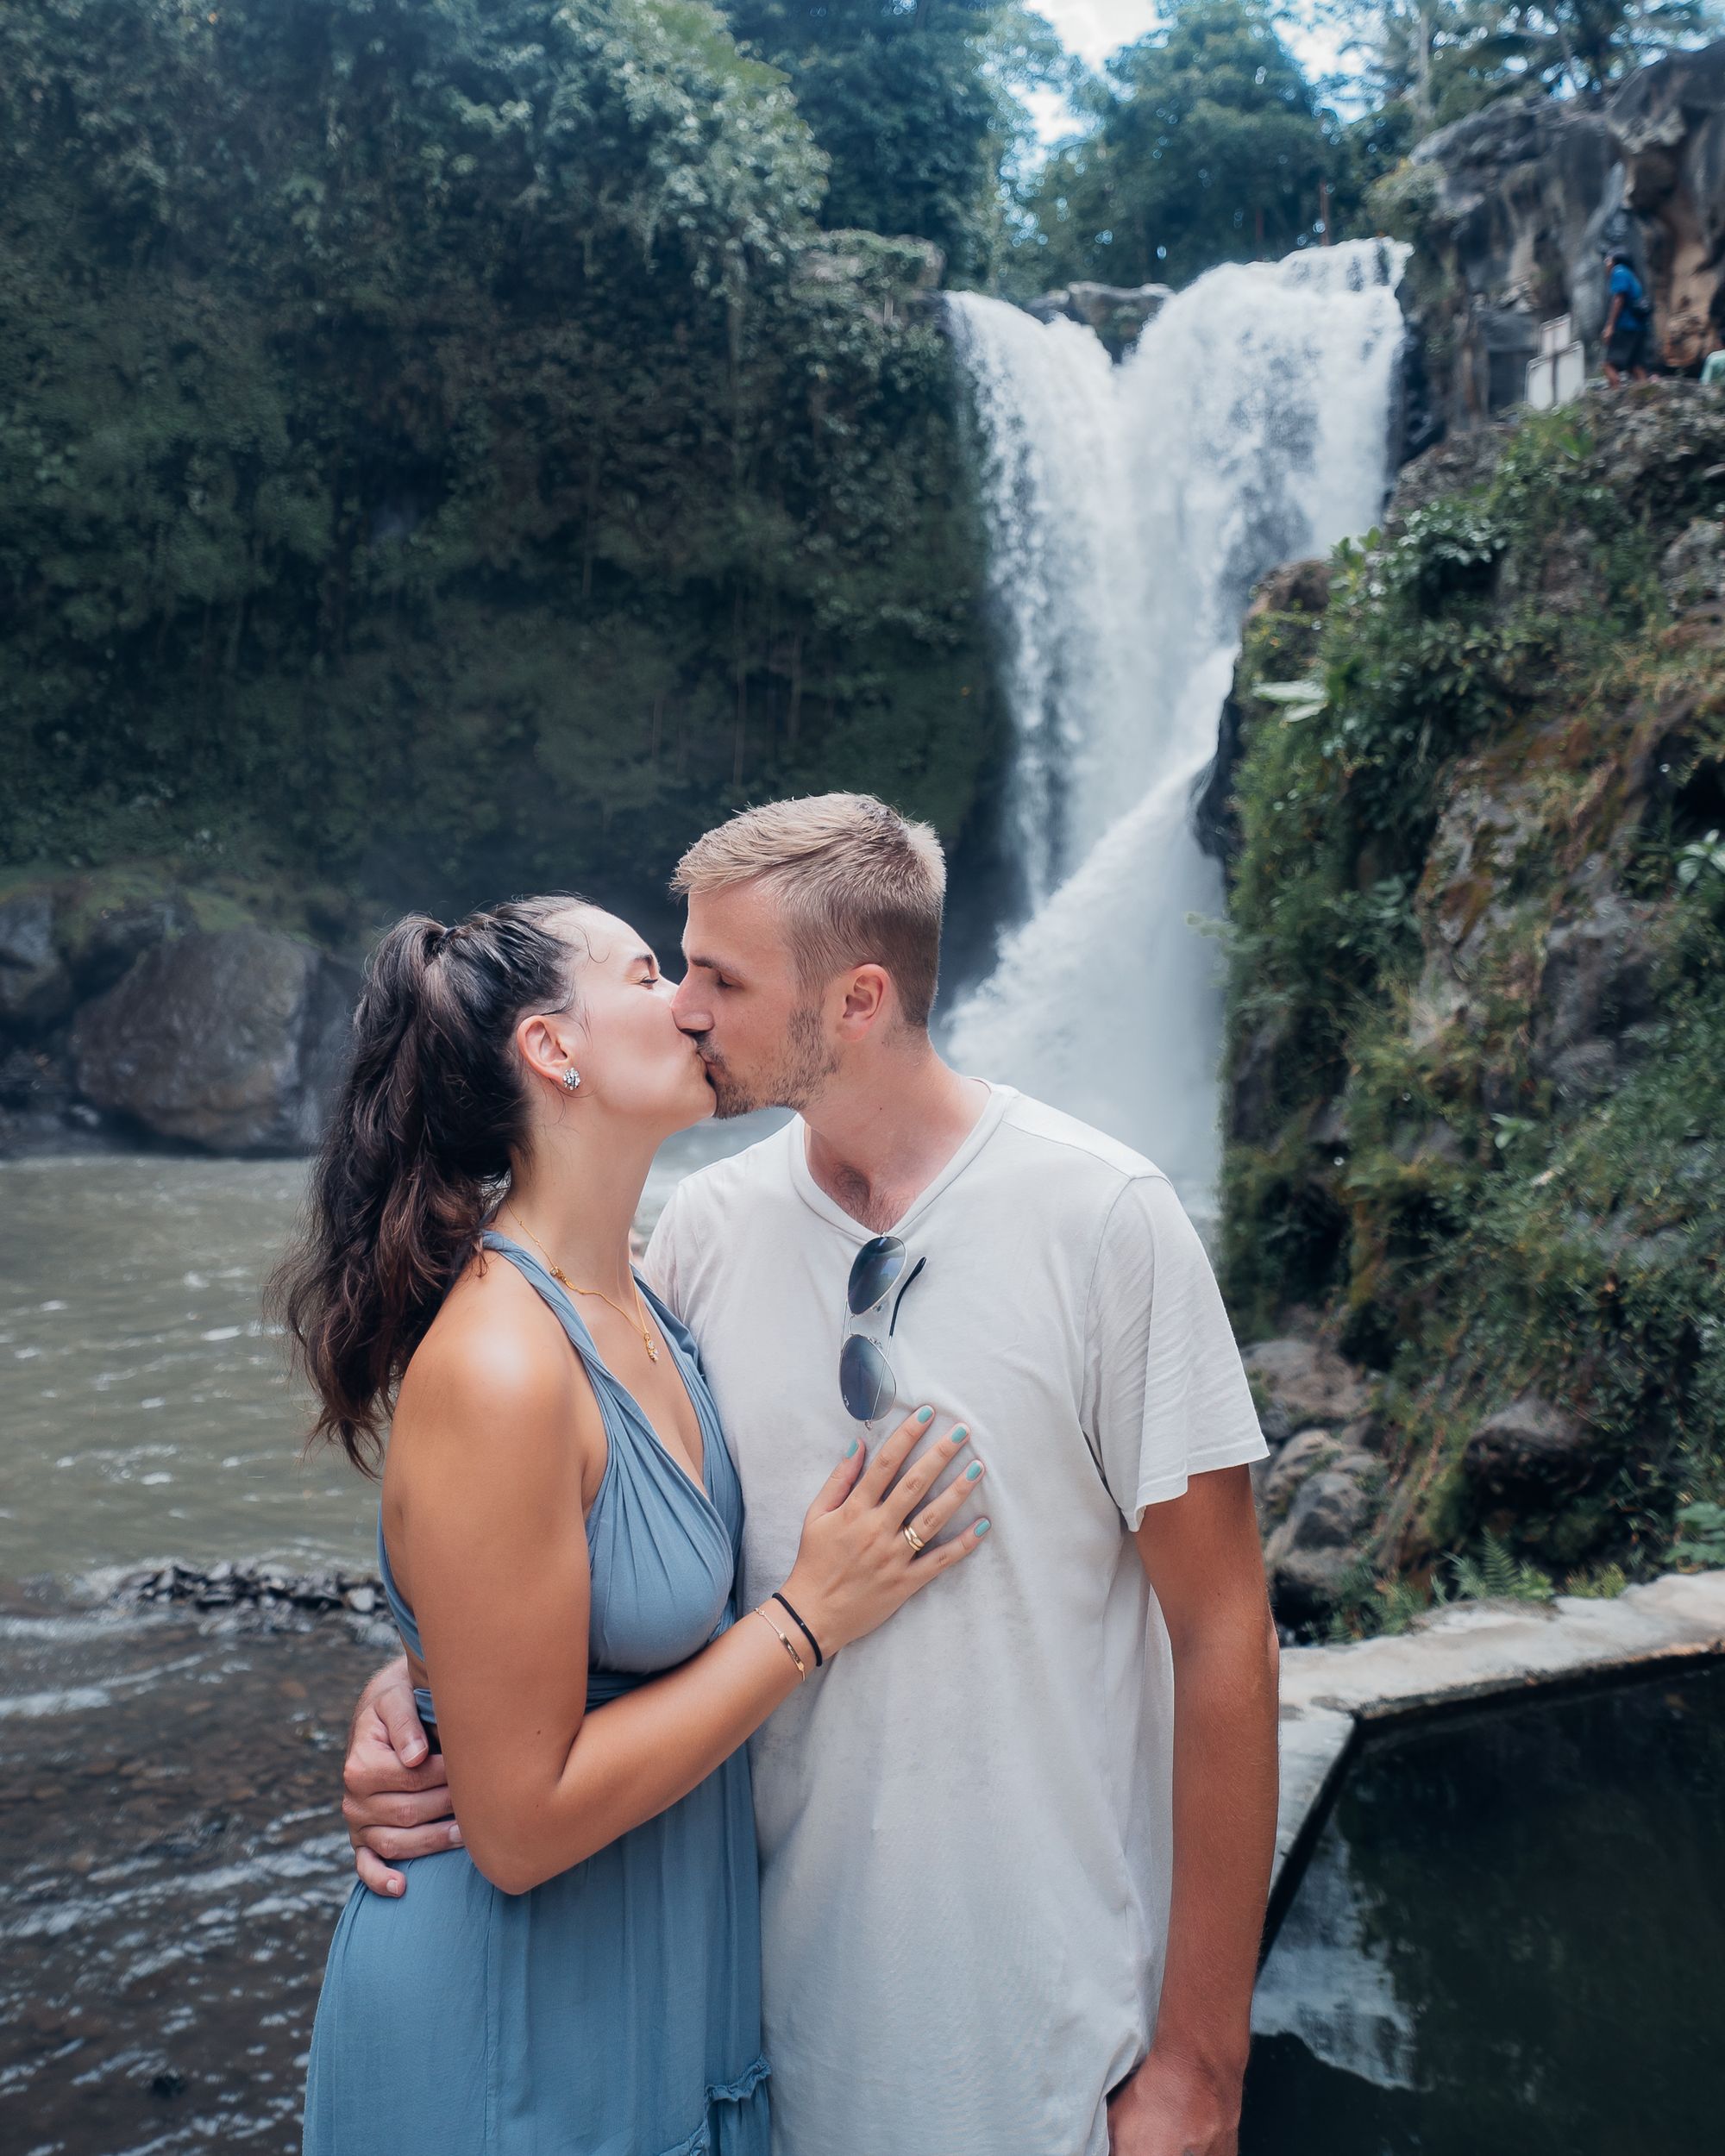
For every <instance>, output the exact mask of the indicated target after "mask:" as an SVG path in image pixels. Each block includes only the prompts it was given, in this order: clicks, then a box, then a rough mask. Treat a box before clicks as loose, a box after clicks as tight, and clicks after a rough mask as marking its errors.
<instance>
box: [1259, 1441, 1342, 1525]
mask: <svg viewBox="0 0 1725 2156" xmlns="http://www.w3.org/2000/svg"><path fill="white" fill-rule="evenodd" d="M1343 1450H1344V1447H1343V1443H1342V1439H1341V1438H1339V1436H1338V1435H1337V1433H1336V1432H1334V1431H1333V1430H1299V1431H1296V1432H1295V1434H1294V1435H1293V1436H1292V1437H1291V1438H1289V1440H1288V1442H1287V1444H1286V1445H1283V1446H1282V1448H1281V1449H1280V1451H1277V1452H1276V1453H1274V1454H1273V1455H1272V1456H1271V1457H1270V1458H1269V1459H1267V1460H1264V1461H1263V1462H1261V1463H1260V1465H1261V1466H1262V1468H1263V1470H1264V1472H1263V1476H1262V1479H1261V1481H1260V1482H1258V1485H1257V1490H1258V1521H1259V1524H1260V1526H1266V1527H1270V1526H1278V1525H1279V1524H1280V1523H1281V1522H1282V1521H1283V1520H1285V1519H1286V1518H1287V1517H1288V1508H1289V1506H1290V1505H1291V1504H1292V1503H1293V1502H1294V1499H1295V1494H1296V1492H1297V1491H1298V1490H1299V1488H1300V1486H1301V1484H1302V1482H1305V1481H1306V1480H1307V1478H1308V1476H1313V1475H1315V1474H1316V1473H1317V1472H1318V1470H1319V1469H1320V1468H1323V1467H1327V1466H1328V1465H1329V1464H1330V1463H1331V1462H1332V1461H1333V1460H1335V1459H1337V1458H1339V1457H1340V1455H1341V1453H1342V1451H1343Z"/></svg>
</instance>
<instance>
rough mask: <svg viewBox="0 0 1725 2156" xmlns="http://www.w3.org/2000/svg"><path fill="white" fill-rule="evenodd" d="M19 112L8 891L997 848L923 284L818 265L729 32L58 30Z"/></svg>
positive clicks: (46, 21)
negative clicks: (124, 871)
mask: <svg viewBox="0 0 1725 2156" xmlns="http://www.w3.org/2000/svg"><path fill="white" fill-rule="evenodd" d="M0 118H3V122H4V137H3V141H0V615H3V617H4V619H5V622H6V624H7V625H6V629H5V630H4V632H3V633H4V634H5V636H6V640H7V666H6V669H5V675H4V683H3V686H0V754H3V755H4V757H5V760H6V762H7V768H8V776H9V785H8V788H7V790H6V793H5V796H4V800H3V805H0V858H3V859H7V860H11V861H14V862H21V861H40V862H69V863H72V865H76V864H78V862H98V861H113V860H118V859H124V858H134V857H148V856H161V857H168V856H173V857H176V858H185V857H187V856H193V855H198V854H199V853H200V851H201V853H202V854H203V855H204V856H206V857H209V859H214V858H216V857H217V856H219V862H222V863H225V864H226V866H227V867H229V868H233V867H235V865H240V866H243V867H244V868H245V869H246V870H247V872H248V873H252V872H254V871H257V870H258V869H259V868H260V867H263V868H267V866H268V865H269V864H271V863H276V864H287V865H292V868H293V869H294V871H295V873H297V874H299V875H300V876H302V877H304V878H314V877H327V878H334V879H336V880H339V881H346V882H348V883H360V884H364V885H366V886H367V887H371V888H373V889H377V890H380V891H383V892H386V893H392V894H394V895H397V896H408V895H411V897H412V898H414V899H418V900H422V901H430V902H436V903H449V904H456V903H460V902H461V901H462V900H463V899H472V898H476V897H480V896H486V895H490V894H492V893H493V892H494V891H495V890H496V889H497V888H499V887H520V886H522V885H523V884H525V883H529V882H550V883H555V884H568V883H571V882H574V883H577V884H585V885H587V886H589V887H596V888H598V889H599V890H600V891H602V892H603V891H606V890H610V891H612V892H616V893H620V894H621V895H624V896H626V897H629V898H630V899H634V898H636V897H637V895H638V894H642V893H650V892H652V891H654V890H655V889H656V888H657V887H658V885H659V881H660V878H661V877H662V874H663V870H664V866H665V863H666V862H667V861H668V858H669V857H671V856H672V855H673V854H674V850H675V849H676V848H677V847H678V846H679V845H680V843H682V842H683V841H684V840H686V838H687V837H688V836H690V835H692V833H693V830H695V829H697V828H699V824H701V823H702V822H703V821H705V820H707V819H709V818H711V817H712V814H713V813H714V812H716V811H718V810H722V809H723V808H724V807H725V806H726V805H731V804H733V803H736V802H738V801H741V800H742V799H746V798H759V797H760V796H761V795H762V794H763V793H771V792H775V791H786V790H793V789H808V788H811V787H819V786H825V785H829V784H844V783H852V782H855V781H856V780H863V779H866V780H868V781H869V782H870V783H872V784H874V785H875V786H877V787H880V788H881V789H882V790H884V791H888V792H891V793H894V794H895V795H896V796H897V797H898V798H899V799H902V800H903V801H904V802H905V803H906V805H907V806H908V805H915V806H916V807H917V808H919V810H920V811H921V812H924V813H925V814H928V815H931V816H932V817H933V818H934V819H935V820H936V821H937V822H938V824H940V825H941V826H942V828H943V829H944V830H946V831H947V832H948V833H949V834H957V832H958V831H959V830H962V828H963V824H964V822H965V818H966V817H967V815H968V814H969V812H970V809H971V806H972V804H973V802H974V801H975V798H976V793H977V788H978V786H979V784H980V783H981V780H982V774H983V773H984V772H985V771H986V770H987V768H988V763H989V761H990V758H991V756H992V755H993V751H994V731H993V729H994V718H993V716H992V713H991V710H990V706H989V703H988V693H987V691H988V680H987V675H986V672H985V669H984V665H983V660H982V653H981V650H980V648H979V645H978V642H977V631H976V630H975V626H974V610H973V607H972V604H971V599H972V592H973V589H974V583H975V577H976V574H977V556H978V541H977V535H976V532H975V528H974V525H973V523H972V519H971V513H970V511H969V506H968V504H967V500H966V494H965V490H964V488H963V485H962V483H961V481H960V478H959V467H958V461H957V458H958V452H957V442H956V437H955V433H954V425H953V420H952V417H951V407H952V384H951V380H950V361H949V358H948V354H947V353H946V350H945V348H944V343H943V341H942V339H941V338H940V336H939V334H938V329H936V327H935V326H934V324H933V323H932V322H931V320H929V319H928V318H927V315H926V311H925V305H924V303H923V302H922V301H921V300H920V299H919V291H920V290H921V288H922V287H923V286H924V285H925V284H926V283H927V281H928V279H929V275H930V264H929V260H928V257H927V251H926V249H925V248H922V247H920V246H919V245H918V244H916V243H915V242H913V241H880V240H876V239H874V238H872V237H871V236H870V235H866V234H859V235H846V237H845V239H844V241H843V243H842V244H840V243H838V242H832V241H825V240H824V239H823V237H822V236H821V235H820V234H819V232H818V230H817V229H816V228H815V225H814V221H813V220H814V214H815V210H816V207H817V204H818V202H819V196H820V191H821V184H822V160H821V159H820V157H819V154H818V152H817V151H816V149H815V147H814V146H813V145H812V142H811V141H810V138H809V135H808V131H807V128H806V126H805V125H804V123H803V122H802V121H801V120H800V118H799V116H798V115H797V112H796V110H795V108H794V104H793V99H792V97H791V94H790V92H789V91H788V89H787V86H786V84H785V82H784V79H783V78H782V77H781V75H780V74H778V73H777V72H775V71H774V70H773V69H771V68H768V67H767V66H763V65H762V64H761V63H760V62H759V61H757V60H753V59H751V58H749V57H747V56H745V55H743V54H742V53H739V52H738V50H737V47H736V46H735V45H734V44H733V42H732V41H731V37H730V35H729V34H728V32H727V30H726V28H725V27H724V23H723V22H722V21H721V19H720V18H719V16H718V15H717V14H715V12H714V11H713V10H712V9H711V8H710V7H708V6H706V5H705V4H703V3H702V0H238V3H237V4H233V5H229V6H226V7H223V8H221V9H210V10H204V9H196V10H194V9H186V8H184V7H182V6H181V5H179V0H43V4H42V5H41V6H39V7H35V8H32V9H14V10H11V11H9V12H7V13H5V14H4V15H0ZM200 834H201V835H202V836H200ZM209 859H206V862H205V864H204V865H209Z"/></svg>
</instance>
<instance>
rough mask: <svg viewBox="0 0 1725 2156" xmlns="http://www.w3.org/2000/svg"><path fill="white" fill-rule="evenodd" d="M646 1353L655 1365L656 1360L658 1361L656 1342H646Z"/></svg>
mask: <svg viewBox="0 0 1725 2156" xmlns="http://www.w3.org/2000/svg"><path fill="white" fill-rule="evenodd" d="M647 1352H648V1354H649V1355H650V1356H651V1357H652V1358H653V1360H654V1361H655V1363H656V1362H657V1361H658V1359H659V1349H658V1345H657V1344H656V1342H655V1341H652V1340H649V1341H648V1343H647Z"/></svg>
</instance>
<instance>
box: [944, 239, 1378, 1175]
mask: <svg viewBox="0 0 1725 2156" xmlns="http://www.w3.org/2000/svg"><path fill="white" fill-rule="evenodd" d="M1405 253H1406V250H1405V249H1404V248H1399V247H1392V246H1389V245H1387V244H1385V243H1383V242H1380V241H1356V242H1353V243H1352V244H1350V245H1347V246H1343V247H1336V248H1317V249H1314V250H1312V251H1310V252H1308V253H1302V254H1295V255H1291V256H1289V259H1288V260H1286V261H1283V262H1279V263H1252V264H1239V265H1230V266H1227V267H1226V268H1222V269H1216V270H1212V271H1211V272H1210V273H1208V275H1207V276H1205V277H1201V278H1200V279H1199V280H1198V282H1197V283H1196V284H1195V285H1191V286H1189V288H1188V289H1187V290H1186V291H1183V292H1180V293H1177V294H1176V296H1175V298H1172V299H1170V300H1169V301H1168V302H1167V304H1165V305H1164V308H1163V310H1162V311H1161V313H1160V314H1159V315H1158V316H1157V318H1156V319H1155V321H1154V322H1152V323H1150V325H1149V326H1148V327H1147V328H1146V329H1145V331H1144V334H1143V335H1142V336H1141V337H1140V338H1139V339H1138V344H1137V346H1136V348H1134V350H1133V351H1132V353H1131V354H1129V355H1128V357H1127V358H1126V360H1125V362H1124V363H1123V364H1122V365H1120V366H1119V367H1115V366H1113V364H1112V363H1111V362H1110V360H1109V359H1108V357H1107V353H1106V352H1105V351H1104V350H1103V348H1102V347H1101V344H1100V343H1099V342H1097V340H1096V338H1095V335H1093V334H1092V333H1091V332H1090V331H1089V330H1088V329H1083V328H1082V327H1080V326H1079V325H1078V324H1076V323H1070V322H1065V321H1057V322H1053V323H1046V324H1044V323H1039V322H1037V321H1036V320H1034V319H1033V318H1032V317H1031V316H1029V315H1027V314H1025V313H1023V312H1022V311H1021V310H1019V309H1018V308H1016V307H1011V306H1007V304H1004V303H1003V302H1001V301H1000V300H995V299H985V298H982V297H981V296H980V295H978V294H975V293H959V294H955V295H954V296H952V297H951V298H950V299H949V301H948V303H947V304H948V308H949V310H950V313H949V321H950V327H951V330H952V335H953V337H954V340H955V342H956V344H957V350H958V354H959V356H960V360H961V361H962V363H963V367H964V368H965V370H966V372H967V373H968V375H969V380H970V384H971V388H972V392H973V396H974V400H975V411H976V416H977V419H978V422H979V424H980V428H981V432H982V463H983V470H982V499H983V509H984V514H985V517H986V520H987V525H988V544H989V556H990V559H989V583H990V587H991V591H992V593H993V598H994V606H995V611H996V614H997V617H998V620H999V624H1000V634H1001V637H1002V642H1003V652H1002V656H1003V661H1004V674H1005V678H1006V683H1007V693H1008V697H1009V700H1010V703H1011V707H1012V712H1013V722H1014V724H1015V727H1016V730H1017V741H1018V745H1017V750H1016V758H1015V762H1014V768H1013V779H1012V784H1011V791H1010V795H1009V814H1010V816H1011V818H1012V837H1013V847H1014V850H1015V852H1016V855H1017V856H1018V860H1019V863H1020V865H1021V869H1022V876H1023V883H1024V889H1025V893H1026V906H1027V907H1028V918H1026V920H1025V921H1024V922H1023V924H1022V925H1021V926H1019V927H1017V928H1016V929H1014V930H1013V931H1012V932H1011V933H1010V934H1009V935H1008V936H1007V937H1006V938H1005V939H1004V941H1003V943H1002V944H1001V948H1000V953H999V956H998V959H997V962H996V966H995V970H994V974H993V975H992V977H991V978H990V979H989V980H988V981H986V982H985V983H984V984H983V985H982V987H980V988H979V989H977V990H976V991H975V993H973V994H972V995H970V996H969V998H968V999H967V1000H965V1001H964V1002H963V1004H962V1005H961V1006H959V1008H958V1009H957V1011H956V1012H954V1013H953V1015H952V1018H951V1019H950V1024H949V1025H948V1028H947V1045H948V1049H949V1051H950V1054H951V1056H952V1057H953V1059H954V1060H955V1062H957V1064H958V1066H959V1068H960V1069H966V1070H974V1071H980V1072H982V1073H985V1074H986V1075H988V1076H990V1077H994V1078H1000V1079H1004V1080H1006V1081H1008V1082H1009V1083H1011V1084H1013V1085H1016V1086H1019V1087H1023V1088H1024V1089H1025V1090H1026V1092H1029V1093H1032V1094H1036V1095H1037V1096H1038V1098H1040V1099H1042V1100H1047V1101H1049V1102H1051V1103H1052V1104H1053V1105H1054V1106H1057V1107H1061V1108H1064V1109H1066V1110H1068V1111H1069V1112H1070V1113H1072V1114H1074V1115H1076V1116H1080V1117H1082V1119H1084V1120H1085V1121H1086V1122H1088V1123H1093V1124H1095V1125H1097V1126H1098V1127H1099V1128H1101V1129H1102V1130H1104V1131H1108V1132H1110V1133H1111V1134H1112V1135H1113V1136H1114V1137H1117V1138H1123V1139H1125V1140H1126V1142H1127V1143H1128V1144H1132V1145H1133V1146H1136V1147H1137V1148H1138V1150H1141V1151H1143V1152H1145V1153H1148V1154H1149V1155H1150V1156H1151V1158H1152V1159H1153V1160H1154V1161H1155V1162H1156V1163H1157V1166H1158V1167H1160V1168H1161V1169H1163V1170H1164V1172H1165V1173H1166V1174H1167V1175H1169V1176H1170V1178H1171V1179H1172V1180H1173V1181H1174V1183H1175V1185H1176V1188H1178V1190H1179V1191H1180V1194H1181V1196H1182V1199H1183V1200H1185V1202H1186V1204H1187V1206H1189V1208H1190V1209H1191V1210H1192V1211H1193V1212H1194V1213H1199V1214H1204V1213H1208V1212H1209V1211H1210V1210H1211V1209H1212V1206H1213V1204H1214V1187H1215V1179H1216V1172H1217V1165H1218V1139H1217V1129H1216V1106H1217V1102H1216V1065H1217V1058H1218V1054H1219V1051H1220V1034H1221V993H1220V966H1219V951H1218V947H1217V944H1216V942H1215V940H1214V937H1206V936H1204V935H1202V934H1201V933H1200V932H1199V931H1196V930H1195V928H1194V927H1192V926H1191V925H1190V924H1189V919H1188V916H1189V915H1197V916H1201V917H1203V918H1206V919H1214V918H1218V917H1220V913H1221V912H1222V886H1221V872H1220V868H1219V867H1218V865H1217V864H1216V863H1215V862H1214V861H1212V860H1210V859H1209V858H1208V856H1205V855H1204V854H1203V853H1201V851H1200V849H1199V847H1198V844H1197V841H1196V839H1195V836H1194V834H1193V829H1192V817H1191V805H1192V796H1193V793H1194V789H1195V785H1196V782H1197V781H1198V780H1200V778H1201V776H1202V774H1203V772H1204V770H1205V768H1206V767H1207V766H1208V763H1209V761H1210V759H1211V757H1212V756H1213V755H1214V752H1215V746H1216V729H1217V722H1218V719H1219V717H1220V711H1221V706H1222V702H1223V699H1224V698H1225V697H1226V694H1227V689H1228V684H1229V680H1230V679H1231V676H1232V673H1233V662H1234V659H1235V656H1236V654H1237V652H1238V650H1239V634H1240V624H1241V619H1242V617H1243V616H1244V613H1245V606H1246V601H1247V598H1248V595H1249V593H1250V592H1251V586H1252V585H1253V584H1254V583H1255V582H1256V581H1257V580H1258V578H1259V577H1261V576H1262V575H1263V574H1264V573H1265V572H1266V571H1267V570H1269V569H1271V568H1274V567H1276V566H1277V564H1278V563H1280V562H1283V561H1297V560H1300V559H1302V557H1304V556H1307V555H1316V554H1327V552H1328V551H1329V549H1330V548H1332V547H1333V545H1334V544H1335V542H1337V541H1338V540H1339V539H1342V538H1345V537H1346V536H1349V535H1350V534H1353V533H1358V532H1361V531H1364V530H1366V529H1367V528H1368V527H1369V526H1370V525H1371V523H1373V522H1374V521H1375V520H1376V518H1377V515H1378V513H1379V511H1380V510H1381V508H1382V505H1383V494H1384V488H1385V485H1386V482H1387V479H1388V475H1389V416H1390V401H1391V396H1392V392H1393V384H1394V377H1395V367H1396V354H1397V352H1398V350H1399V348H1400V345H1401V341H1402V313H1401V310H1400V308H1399V306H1398V305H1397V304H1396V297H1395V291H1394V287H1395V285H1396V282H1397V280H1398V279H1399V277H1400V274H1401V265H1402V259H1403V256H1404V254H1405Z"/></svg>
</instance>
